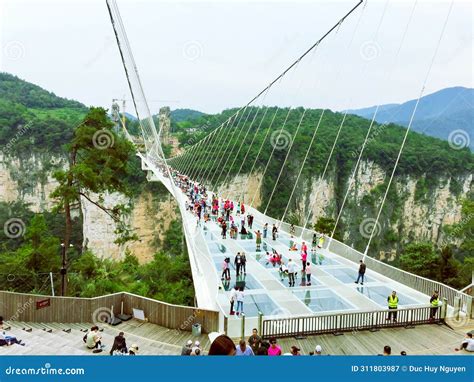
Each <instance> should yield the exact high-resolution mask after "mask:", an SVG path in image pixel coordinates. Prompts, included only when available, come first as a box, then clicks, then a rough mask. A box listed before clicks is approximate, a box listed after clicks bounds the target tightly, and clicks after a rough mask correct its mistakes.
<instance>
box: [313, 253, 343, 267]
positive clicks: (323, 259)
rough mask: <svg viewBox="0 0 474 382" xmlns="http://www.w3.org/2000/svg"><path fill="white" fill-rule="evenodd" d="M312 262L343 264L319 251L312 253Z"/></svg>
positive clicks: (317, 263) (318, 263)
mask: <svg viewBox="0 0 474 382" xmlns="http://www.w3.org/2000/svg"><path fill="white" fill-rule="evenodd" d="M310 253H311V252H310ZM308 256H309V254H308ZM311 262H312V263H313V264H316V265H341V263H340V262H338V261H336V260H334V259H330V258H328V257H326V256H324V255H321V254H318V253H311Z"/></svg>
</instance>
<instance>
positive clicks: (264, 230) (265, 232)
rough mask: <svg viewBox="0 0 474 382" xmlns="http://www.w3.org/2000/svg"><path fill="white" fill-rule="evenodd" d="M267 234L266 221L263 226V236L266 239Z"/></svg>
mask: <svg viewBox="0 0 474 382" xmlns="http://www.w3.org/2000/svg"><path fill="white" fill-rule="evenodd" d="M267 234H268V223H265V225H264V226H263V238H264V239H266V238H267Z"/></svg>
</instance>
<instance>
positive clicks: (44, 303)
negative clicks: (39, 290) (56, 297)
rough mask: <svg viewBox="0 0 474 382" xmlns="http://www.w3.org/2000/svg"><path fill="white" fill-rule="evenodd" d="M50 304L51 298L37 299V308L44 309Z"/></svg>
mask: <svg viewBox="0 0 474 382" xmlns="http://www.w3.org/2000/svg"><path fill="white" fill-rule="evenodd" d="M48 306H51V299H49V298H47V299H46V300H39V301H36V310H38V309H43V308H46V307H48Z"/></svg>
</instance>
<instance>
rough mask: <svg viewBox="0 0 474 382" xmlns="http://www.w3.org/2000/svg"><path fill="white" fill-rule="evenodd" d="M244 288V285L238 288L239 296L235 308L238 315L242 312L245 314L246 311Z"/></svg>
mask: <svg viewBox="0 0 474 382" xmlns="http://www.w3.org/2000/svg"><path fill="white" fill-rule="evenodd" d="M244 297H245V295H244V288H243V287H240V288H239V289H238V290H237V297H236V300H237V308H236V309H235V313H236V314H237V315H239V313H240V314H243V313H244Z"/></svg>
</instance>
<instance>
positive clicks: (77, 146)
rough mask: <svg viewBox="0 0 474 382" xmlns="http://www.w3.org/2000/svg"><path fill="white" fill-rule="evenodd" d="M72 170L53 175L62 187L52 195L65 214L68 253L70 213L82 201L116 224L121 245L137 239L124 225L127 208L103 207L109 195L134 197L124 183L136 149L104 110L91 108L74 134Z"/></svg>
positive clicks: (71, 147)
mask: <svg viewBox="0 0 474 382" xmlns="http://www.w3.org/2000/svg"><path fill="white" fill-rule="evenodd" d="M67 151H68V156H69V168H68V169H66V170H59V171H57V172H56V173H55V174H54V177H55V179H56V180H57V181H58V183H59V185H58V186H57V188H56V189H55V190H54V192H53V193H52V196H53V197H54V198H56V202H57V204H56V207H57V209H58V210H60V211H63V212H64V214H65V233H64V237H63V243H64V245H65V248H66V256H67V250H68V247H69V243H70V239H71V233H72V224H73V221H72V217H71V211H72V210H73V209H75V208H76V209H77V208H78V207H79V206H80V204H81V202H82V198H84V199H86V200H87V201H89V202H90V203H92V204H94V205H96V206H97V207H98V208H100V209H101V210H102V211H104V212H105V213H107V214H108V215H109V216H110V217H111V218H112V219H113V220H114V221H115V222H116V223H117V226H118V228H117V233H118V234H119V235H120V239H119V240H120V242H124V241H127V240H131V239H133V238H134V236H133V235H131V234H130V232H129V230H128V229H127V226H126V225H125V224H124V223H123V216H124V215H125V214H126V213H127V212H128V209H127V207H126V206H125V205H116V206H114V207H112V208H109V207H107V206H105V205H104V204H103V200H104V196H105V194H106V193H113V192H120V193H122V194H124V195H131V190H130V188H129V187H128V184H127V183H126V182H124V181H123V179H124V178H126V177H127V176H128V175H129V170H128V166H127V164H128V162H129V160H130V157H131V156H132V155H133V147H132V145H131V144H130V143H129V142H127V141H126V140H125V139H124V138H121V137H120V136H117V135H116V134H115V133H114V131H113V123H112V122H111V121H110V120H109V119H108V117H107V113H106V110H105V109H103V108H94V107H93V108H91V109H90V110H89V112H88V114H87V115H86V117H85V119H84V121H83V122H82V123H81V124H80V125H79V126H77V127H76V129H75V130H74V136H73V138H72V141H71V143H70V144H69V145H68V148H67Z"/></svg>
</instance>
